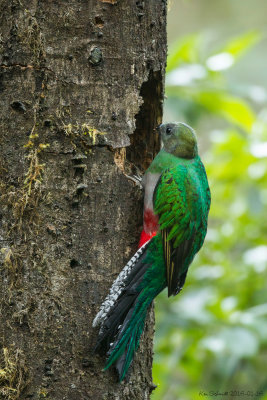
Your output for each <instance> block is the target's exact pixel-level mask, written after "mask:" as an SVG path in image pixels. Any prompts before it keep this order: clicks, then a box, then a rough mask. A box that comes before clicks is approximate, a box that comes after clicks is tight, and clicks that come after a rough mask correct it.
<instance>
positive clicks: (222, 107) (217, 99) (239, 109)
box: [192, 91, 255, 132]
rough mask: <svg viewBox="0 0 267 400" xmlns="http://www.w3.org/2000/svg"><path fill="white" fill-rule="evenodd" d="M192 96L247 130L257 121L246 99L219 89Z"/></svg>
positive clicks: (210, 109) (197, 101)
mask: <svg viewBox="0 0 267 400" xmlns="http://www.w3.org/2000/svg"><path fill="white" fill-rule="evenodd" d="M192 98H193V99H194V100H195V101H196V103H199V104H201V105H202V106H204V107H205V108H207V109H208V110H209V111H211V112H213V113H215V114H218V115H221V116H223V117H224V118H225V119H227V120H228V121H230V122H233V123H234V124H237V125H239V126H240V127H242V128H243V129H245V130H246V131H247V132H251V128H252V124H253V123H254V122H255V115H254V113H253V111H252V110H251V108H250V107H249V106H248V104H246V103H245V101H243V100H241V99H239V98H238V97H234V96H232V95H230V94H228V93H225V92H219V91H217V92H215V91H206V92H205V91H203V92H202V91H200V92H196V93H193V94H192Z"/></svg>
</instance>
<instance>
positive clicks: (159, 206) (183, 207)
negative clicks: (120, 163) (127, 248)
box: [99, 124, 210, 380]
mask: <svg viewBox="0 0 267 400" xmlns="http://www.w3.org/2000/svg"><path fill="white" fill-rule="evenodd" d="M161 136H162V140H163V144H164V147H163V149H162V150H161V151H160V152H159V154H158V155H157V156H156V157H155V159H154V161H153V162H152V164H151V165H150V167H149V168H148V170H147V171H146V174H145V185H146V187H145V190H146V195H145V199H146V198H147V199H148V200H147V202H148V204H150V203H151V202H150V200H149V198H150V197H149V196H152V197H153V198H152V200H153V212H154V214H155V215H156V216H158V224H159V230H158V233H157V234H156V236H155V237H153V238H152V239H151V241H150V242H149V244H148V246H147V248H146V249H145V252H144V254H143V256H142V258H141V260H140V261H138V262H137V263H136V265H135V266H134V268H133V270H132V272H131V273H130V274H129V275H128V276H127V278H126V281H125V289H124V290H123V292H122V293H121V295H120V297H119V299H118V301H117V303H116V305H115V306H114V307H113V309H112V311H111V312H110V314H109V315H108V316H107V318H106V320H105V322H104V325H103V326H104V328H103V332H104V333H102V337H101V335H100V339H99V343H100V344H101V343H102V342H105V341H107V335H109V337H110V338H111V339H112V340H110V341H112V343H111V344H110V347H109V351H108V360H107V363H106V367H105V368H106V369H107V368H109V367H110V366H111V364H113V363H116V367H117V370H118V373H119V376H120V380H122V379H123V378H124V377H125V374H126V372H127V370H128V368H129V366H130V364H131V361H132V359H133V355H134V353H135V351H136V349H137V348H138V345H139V341H140V336H141V333H142V331H143V328H144V324H145V319H146V314H147V310H148V308H149V305H150V304H151V302H152V301H153V299H154V298H155V297H156V296H157V295H158V294H159V293H160V292H161V291H162V290H163V289H164V288H166V287H167V288H168V295H169V296H170V295H175V294H177V293H179V291H180V290H181V289H182V287H183V285H184V282H185V279H186V274H187V271H188V267H189V265H190V264H191V262H192V261H193V259H194V256H195V254H196V253H197V252H198V251H199V249H200V248H201V246H202V245H203V242H204V239H205V236H206V232H207V220H208V213H209V208H210V191H209V186H208V181H207V176H206V172H205V168H204V166H203V164H202V162H201V160H200V158H199V156H198V152H197V143H196V137H195V133H194V131H193V130H192V128H190V127H188V126H187V125H185V124H166V125H161ZM153 176H154V177H158V178H157V179H156V180H155V179H153ZM151 177H152V179H151ZM151 182H152V184H153V182H156V184H154V186H153V185H152V184H151ZM145 207H146V204H145ZM114 321H115V322H114ZM111 327H112V328H111ZM114 327H116V329H118V330H117V331H116V332H115V330H114ZM117 327H118V328H117ZM113 340H114V342H113Z"/></svg>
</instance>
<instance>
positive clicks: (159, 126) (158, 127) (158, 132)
mask: <svg viewBox="0 0 267 400" xmlns="http://www.w3.org/2000/svg"><path fill="white" fill-rule="evenodd" d="M161 125H162V124H160V125H158V126H157V127H156V132H157V134H158V135H160V128H161Z"/></svg>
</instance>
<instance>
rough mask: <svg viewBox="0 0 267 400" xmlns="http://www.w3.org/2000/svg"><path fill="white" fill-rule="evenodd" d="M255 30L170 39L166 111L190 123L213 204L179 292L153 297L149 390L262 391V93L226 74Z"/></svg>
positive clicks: (265, 204)
mask: <svg viewBox="0 0 267 400" xmlns="http://www.w3.org/2000/svg"><path fill="white" fill-rule="evenodd" d="M262 40H263V38H262V35H261V34H260V33H259V31H257V30H256V31H254V30H253V31H249V32H245V33H242V35H239V36H238V37H236V36H235V37H233V38H231V39H230V40H228V39H227V40H225V41H224V43H223V45H221V44H220V46H218V47H217V48H214V46H213V49H211V50H209V41H208V38H207V36H205V34H203V32H200V33H198V34H188V35H184V36H182V37H181V36H180V37H179V40H178V41H177V42H176V43H174V45H173V46H172V47H171V48H170V49H169V58H168V66H167V79H166V94H167V97H168V99H167V100H166V104H165V119H166V120H182V121H185V122H187V123H188V124H190V125H192V126H193V127H194V128H195V129H196V131H197V133H198V137H199V142H200V153H201V156H202V159H203V161H204V163H205V166H206V170H207V174H208V178H209V182H210V187H211V193H212V206H211V211H210V218H209V229H208V234H207V238H206V242H205V245H204V248H203V249H202V250H201V252H200V254H199V255H198V256H197V257H196V259H195V261H194V263H193V265H192V266H191V267H190V271H189V274H188V278H187V282H186V284H185V287H184V289H183V291H182V293H181V294H180V295H179V296H177V297H175V298H169V299H168V298H167V293H166V292H164V293H162V294H161V295H160V296H159V297H158V299H157V300H156V335H155V349H154V350H155V356H154V369H153V379H154V382H155V383H156V384H157V385H158V388H157V389H156V390H155V391H154V393H153V395H152V399H153V400H177V399H182V400H194V399H199V398H201V397H202V398H205V399H212V398H214V397H217V398H220V399H230V398H231V399H234V398H239V399H244V398H250V399H254V398H255V399H261V400H263V399H265V400H266V399H267V373H266V371H267V368H266V367H267V159H266V158H267V105H266V99H267V96H266V91H265V89H264V88H263V87H261V86H259V85H253V84H251V83H250V84H248V83H246V82H242V81H239V80H238V77H235V79H234V80H233V79H231V75H230V74H229V70H230V69H231V68H234V66H235V65H236V64H237V63H238V64H239V65H242V62H243V56H244V55H245V54H246V53H247V54H249V52H251V51H252V50H253V48H255V46H257V45H259V44H260V43H261V41H262ZM255 62H256V60H255ZM201 391H203V392H205V393H206V395H205V396H204V395H203V392H201ZM236 391H237V392H236ZM216 392H221V393H225V392H228V394H224V395H223V396H222V395H221V396H220V395H217V396H215V395H216ZM201 393H202V394H201Z"/></svg>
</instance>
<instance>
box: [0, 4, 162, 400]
mask: <svg viewBox="0 0 267 400" xmlns="http://www.w3.org/2000/svg"><path fill="white" fill-rule="evenodd" d="M165 28H166V2H165V0H144V1H142V0H139V1H136V0H117V1H116V0H73V1H65V0H46V1H44V0H43V1H42V0H39V1H37V0H27V1H26V0H1V1H0V31H1V35H0V90H1V96H0V134H1V142H0V143H1V150H0V156H1V164H0V172H1V180H0V185H1V230H0V235H1V236H0V240H1V242H0V245H1V249H0V256H1V266H0V277H1V284H0V304H1V313H0V369H1V374H0V398H1V399H9V400H14V399H28V398H29V399H33V400H37V399H44V398H46V399H51V400H63V399H66V400H72V399H73V400H74V399H75V400H83V399H84V400H85V399H87V400H88V399H94V400H97V399H110V400H112V399H114V400H115V399H131V400H133V399H137V400H139V399H140V400H141V399H148V398H149V393H150V391H151V389H152V378H151V364H152V334H153V313H151V315H150V317H149V321H148V324H147V328H146V333H145V335H144V337H143V339H142V342H141V345H140V349H139V351H138V354H137V357H136V358H135V361H134V363H133V368H132V370H131V374H130V378H129V380H128V382H123V383H122V384H119V383H117V378H116V375H115V372H114V370H112V369H111V370H110V371H107V372H105V373H104V372H102V368H103V366H104V359H103V358H101V357H99V356H97V355H95V354H93V347H94V344H95V340H96V335H97V331H95V330H93V329H92V326H91V325H92V319H93V317H94V316H95V314H96V312H97V310H98V308H99V306H100V303H101V302H102V300H103V299H104V297H105V296H106V294H107V292H108V288H109V286H110V284H111V282H112V281H113V280H114V279H115V277H116V276H117V274H118V273H119V271H120V270H121V269H122V267H123V266H124V264H125V263H126V261H127V260H128V258H129V257H130V256H131V255H132V254H133V253H134V251H135V250H136V247H137V242H138V236H139V233H140V229H141V223H142V193H141V191H140V189H138V187H137V186H135V184H134V183H133V182H132V181H130V180H129V179H127V177H126V176H125V174H126V173H128V174H132V173H135V172H136V170H137V169H140V170H141V171H143V170H144V169H145V168H146V167H147V165H148V164H149V163H150V161H151V160H152V158H153V156H154V154H155V152H156V151H157V150H158V140H157V139H156V137H155V136H154V133H153V128H155V126H156V125H157V124H158V123H160V121H161V116H162V101H163V77H164V67H165V58H166V32H165ZM126 149H127V151H126Z"/></svg>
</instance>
